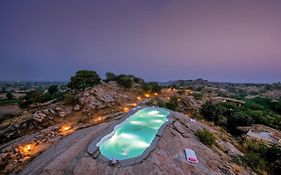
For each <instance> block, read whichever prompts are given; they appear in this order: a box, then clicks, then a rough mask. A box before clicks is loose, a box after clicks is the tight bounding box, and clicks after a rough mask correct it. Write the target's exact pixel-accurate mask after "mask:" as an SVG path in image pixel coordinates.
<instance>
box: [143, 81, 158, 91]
mask: <svg viewBox="0 0 281 175" xmlns="http://www.w3.org/2000/svg"><path fill="white" fill-rule="evenodd" d="M143 89H144V90H145V91H146V92H160V91H161V86H159V84H158V83H157V82H149V83H146V84H145V85H144V86H143Z"/></svg>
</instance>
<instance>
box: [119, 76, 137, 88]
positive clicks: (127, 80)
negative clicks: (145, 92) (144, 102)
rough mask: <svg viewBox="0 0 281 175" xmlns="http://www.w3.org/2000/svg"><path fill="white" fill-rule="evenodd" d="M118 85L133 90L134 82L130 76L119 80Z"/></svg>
mask: <svg viewBox="0 0 281 175" xmlns="http://www.w3.org/2000/svg"><path fill="white" fill-rule="evenodd" d="M117 83H118V84H119V85H120V86H122V87H124V88H131V87H132V85H133V80H132V79H131V78H130V77H128V76H122V77H120V78H118V79H117Z"/></svg>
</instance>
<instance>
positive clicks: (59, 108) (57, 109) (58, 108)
mask: <svg viewBox="0 0 281 175" xmlns="http://www.w3.org/2000/svg"><path fill="white" fill-rule="evenodd" d="M55 110H56V111H57V112H60V111H63V109H62V108H61V107H56V108H55Z"/></svg>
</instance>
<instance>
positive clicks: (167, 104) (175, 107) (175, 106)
mask: <svg viewBox="0 0 281 175" xmlns="http://www.w3.org/2000/svg"><path fill="white" fill-rule="evenodd" d="M165 107H166V108H167V109H170V110H172V111H175V110H176V109H177V105H176V104H175V103H173V102H166V103H165Z"/></svg>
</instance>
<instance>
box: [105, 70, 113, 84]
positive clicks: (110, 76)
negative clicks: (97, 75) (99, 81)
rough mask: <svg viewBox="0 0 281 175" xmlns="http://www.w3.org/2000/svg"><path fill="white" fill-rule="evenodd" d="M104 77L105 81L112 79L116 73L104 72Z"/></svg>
mask: <svg viewBox="0 0 281 175" xmlns="http://www.w3.org/2000/svg"><path fill="white" fill-rule="evenodd" d="M105 77H106V79H105V81H106V82H109V81H114V80H115V78H116V75H115V74H114V73H112V72H106V74H105Z"/></svg>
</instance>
